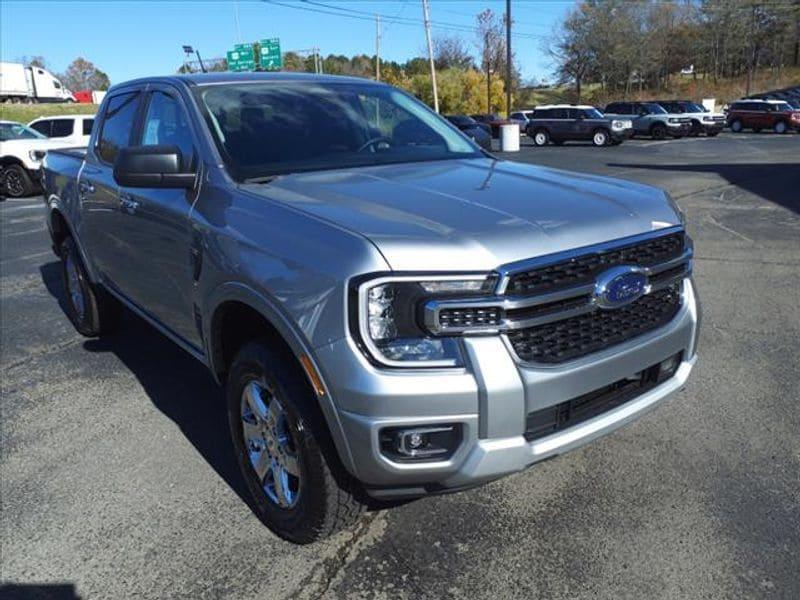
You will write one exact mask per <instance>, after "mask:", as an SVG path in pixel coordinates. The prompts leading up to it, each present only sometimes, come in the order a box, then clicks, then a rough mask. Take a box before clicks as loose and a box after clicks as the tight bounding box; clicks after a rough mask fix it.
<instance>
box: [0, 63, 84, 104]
mask: <svg viewBox="0 0 800 600" xmlns="http://www.w3.org/2000/svg"><path fill="white" fill-rule="evenodd" d="M0 102H25V103H32V102H75V96H73V95H72V92H70V91H69V90H68V89H67V88H65V87H64V86H63V85H62V84H61V82H60V81H59V80H58V78H56V77H55V76H54V75H53V74H52V73H50V71H48V70H47V69H43V68H41V67H26V66H25V65H22V64H20V63H8V62H0Z"/></svg>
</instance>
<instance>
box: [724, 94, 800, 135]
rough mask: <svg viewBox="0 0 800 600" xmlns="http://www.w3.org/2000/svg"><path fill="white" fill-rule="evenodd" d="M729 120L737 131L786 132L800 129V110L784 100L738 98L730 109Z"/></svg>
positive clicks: (732, 129) (733, 129)
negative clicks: (763, 130) (767, 130)
mask: <svg viewBox="0 0 800 600" xmlns="http://www.w3.org/2000/svg"><path fill="white" fill-rule="evenodd" d="M727 121H728V127H730V128H731V131H734V132H736V133H738V132H740V131H743V130H745V129H752V130H753V131H755V132H759V131H761V130H762V129H772V130H773V131H774V132H775V133H786V132H787V131H789V130H790V129H794V130H795V131H798V130H800V110H797V109H795V108H792V106H791V105H790V104H789V103H788V102H784V101H783V100H738V101H736V102H734V103H733V104H731V106H730V108H729V109H728V115H727Z"/></svg>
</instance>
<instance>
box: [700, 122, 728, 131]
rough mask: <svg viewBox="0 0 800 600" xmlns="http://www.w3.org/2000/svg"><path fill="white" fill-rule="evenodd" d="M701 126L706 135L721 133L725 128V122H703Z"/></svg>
mask: <svg viewBox="0 0 800 600" xmlns="http://www.w3.org/2000/svg"><path fill="white" fill-rule="evenodd" d="M700 125H701V127H702V128H703V132H705V133H719V132H720V131H722V130H723V129H724V128H725V121H701V122H700Z"/></svg>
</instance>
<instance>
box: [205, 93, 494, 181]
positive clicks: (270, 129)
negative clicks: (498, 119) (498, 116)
mask: <svg viewBox="0 0 800 600" xmlns="http://www.w3.org/2000/svg"><path fill="white" fill-rule="evenodd" d="M197 94H198V95H199V98H200V103H201V105H202V106H203V107H204V108H205V112H206V119H207V120H208V122H209V125H210V128H211V130H212V132H213V136H214V138H215V142H216V144H217V146H218V147H219V149H220V152H221V153H222V156H223V159H224V160H225V163H226V165H227V167H228V169H229V171H230V172H231V175H232V176H233V177H234V178H235V179H237V180H240V181H246V180H257V179H259V178H268V177H271V176H274V175H280V174H286V173H293V172H298V171H314V170H322V169H338V168H350V167H360V166H368V165H383V164H392V163H401V162H418V161H431V160H445V159H453V158H472V157H478V156H483V154H482V153H481V152H480V150H479V149H478V147H477V146H475V145H474V144H473V143H472V142H471V141H469V140H468V139H467V138H466V137H464V136H463V135H462V134H461V133H460V132H458V131H457V130H455V129H453V128H452V126H451V125H449V124H448V123H447V122H446V121H445V120H444V119H442V118H441V117H439V116H438V115H436V114H435V113H434V112H432V111H431V110H430V109H428V108H427V107H426V106H425V105H423V104H421V103H420V102H418V101H417V100H415V99H413V98H412V97H410V96H409V95H407V94H405V93H403V92H401V91H399V90H397V89H395V88H392V87H389V86H384V85H375V84H370V83H364V84H362V83H338V82H335V83H318V82H313V83H309V82H302V83H297V82H287V81H280V82H258V83H239V84H229V85H214V86H207V87H200V88H198V91H197Z"/></svg>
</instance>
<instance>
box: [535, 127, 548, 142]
mask: <svg viewBox="0 0 800 600" xmlns="http://www.w3.org/2000/svg"><path fill="white" fill-rule="evenodd" d="M549 141H550V134H549V133H547V130H546V129H537V130H536V131H534V132H533V143H534V144H536V145H537V146H546V145H547V142H549Z"/></svg>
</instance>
